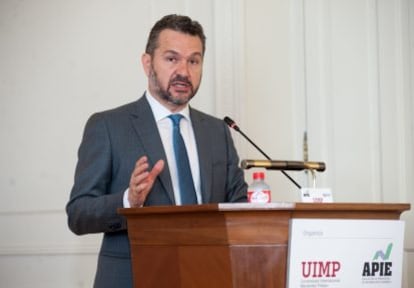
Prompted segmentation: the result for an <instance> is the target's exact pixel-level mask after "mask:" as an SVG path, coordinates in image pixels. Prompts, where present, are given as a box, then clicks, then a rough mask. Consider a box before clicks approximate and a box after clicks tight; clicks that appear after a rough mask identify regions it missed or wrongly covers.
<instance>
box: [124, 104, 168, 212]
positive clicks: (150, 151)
mask: <svg viewBox="0 0 414 288" xmlns="http://www.w3.org/2000/svg"><path fill="white" fill-rule="evenodd" d="M131 114H132V117H133V120H132V123H133V126H134V128H135V131H136V132H137V134H138V137H139V139H140V141H141V143H142V146H143V148H144V151H145V152H146V155H147V156H148V160H149V164H150V168H152V166H153V165H154V164H155V163H156V162H157V161H158V160H160V159H164V162H165V166H164V169H163V171H162V172H161V173H160V175H159V176H158V178H159V180H160V182H161V184H162V186H163V188H164V189H165V191H166V193H167V194H168V196H169V197H170V199H171V203H172V204H175V199H174V192H173V187H172V182H171V176H170V172H169V171H170V170H169V168H168V161H167V157H166V156H165V151H164V147H163V145H162V142H161V137H160V135H159V132H158V128H157V123H156V122H155V119H154V115H153V114H152V110H151V107H150V106H149V104H148V101H147V100H146V98H145V97H141V98H140V99H139V100H138V101H137V105H136V109H135V110H134V111H132V113H131Z"/></svg>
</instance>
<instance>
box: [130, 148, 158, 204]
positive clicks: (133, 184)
mask: <svg viewBox="0 0 414 288" xmlns="http://www.w3.org/2000/svg"><path fill="white" fill-rule="evenodd" d="M148 168H149V164H148V158H147V156H142V157H141V158H139V159H138V161H137V162H136V163H135V168H134V171H132V174H131V180H130V181H129V194H128V201H129V203H130V205H131V207H141V206H142V205H143V204H144V202H145V199H146V198H147V195H148V193H149V192H150V190H151V188H152V185H153V184H154V181H155V179H156V178H157V176H158V175H159V174H160V173H161V171H162V169H163V168H164V160H158V161H157V163H155V165H154V167H152V170H151V171H148Z"/></svg>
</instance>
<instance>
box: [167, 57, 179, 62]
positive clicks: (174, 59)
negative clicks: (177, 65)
mask: <svg viewBox="0 0 414 288" xmlns="http://www.w3.org/2000/svg"><path fill="white" fill-rule="evenodd" d="M167 61H168V62H172V63H174V62H177V58H176V57H167Z"/></svg>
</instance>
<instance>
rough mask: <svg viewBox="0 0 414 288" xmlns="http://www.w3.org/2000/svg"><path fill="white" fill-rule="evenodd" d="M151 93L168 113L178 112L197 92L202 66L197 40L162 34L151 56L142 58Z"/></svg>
mask: <svg viewBox="0 0 414 288" xmlns="http://www.w3.org/2000/svg"><path fill="white" fill-rule="evenodd" d="M142 63H143V66H144V69H145V72H146V74H147V76H148V80H149V81H148V83H149V84H148V85H149V90H150V92H151V94H152V95H153V96H154V97H156V98H157V99H158V101H160V102H161V103H162V104H163V105H164V106H166V107H167V108H168V109H169V110H170V111H173V112H174V111H179V110H181V108H182V107H184V106H185V105H186V104H187V103H188V101H190V99H191V98H192V97H193V96H194V95H195V94H196V93H197V90H198V88H199V86H200V82H201V75H202V67H203V47H202V43H201V40H200V38H199V37H197V36H191V35H189V34H184V33H180V32H176V31H173V30H170V29H166V30H164V31H162V32H161V33H160V35H159V38H158V47H157V49H155V51H154V55H153V57H151V55H149V54H144V55H143V56H142Z"/></svg>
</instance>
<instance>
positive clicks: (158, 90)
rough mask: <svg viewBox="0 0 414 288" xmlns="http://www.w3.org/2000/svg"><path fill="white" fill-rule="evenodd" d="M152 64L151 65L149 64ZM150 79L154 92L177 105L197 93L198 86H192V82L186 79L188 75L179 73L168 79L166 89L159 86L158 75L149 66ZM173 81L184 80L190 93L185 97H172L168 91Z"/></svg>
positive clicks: (185, 101)
mask: <svg viewBox="0 0 414 288" xmlns="http://www.w3.org/2000/svg"><path fill="white" fill-rule="evenodd" d="M151 66H152V65H151ZM150 81H152V83H153V85H154V88H155V91H154V92H155V93H156V94H157V95H158V96H159V97H160V98H161V99H164V100H166V101H167V102H169V103H172V104H174V105H177V106H181V105H184V104H187V103H188V102H189V101H190V100H191V99H192V98H193V97H194V95H195V94H196V93H197V91H198V87H199V86H198V87H195V89H194V87H193V84H192V83H191V82H190V80H188V77H185V76H181V75H176V76H175V77H174V78H172V79H170V80H169V81H168V86H167V89H164V88H163V87H162V86H161V83H160V81H159V79H158V75H157V72H155V70H154V67H153V66H152V67H151V71H150ZM175 81H179V82H184V83H186V84H187V85H189V86H190V90H191V92H190V94H189V95H188V97H186V98H180V97H174V96H173V95H172V94H171V93H170V91H169V90H170V87H171V85H172V84H173V83H174V82H175Z"/></svg>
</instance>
